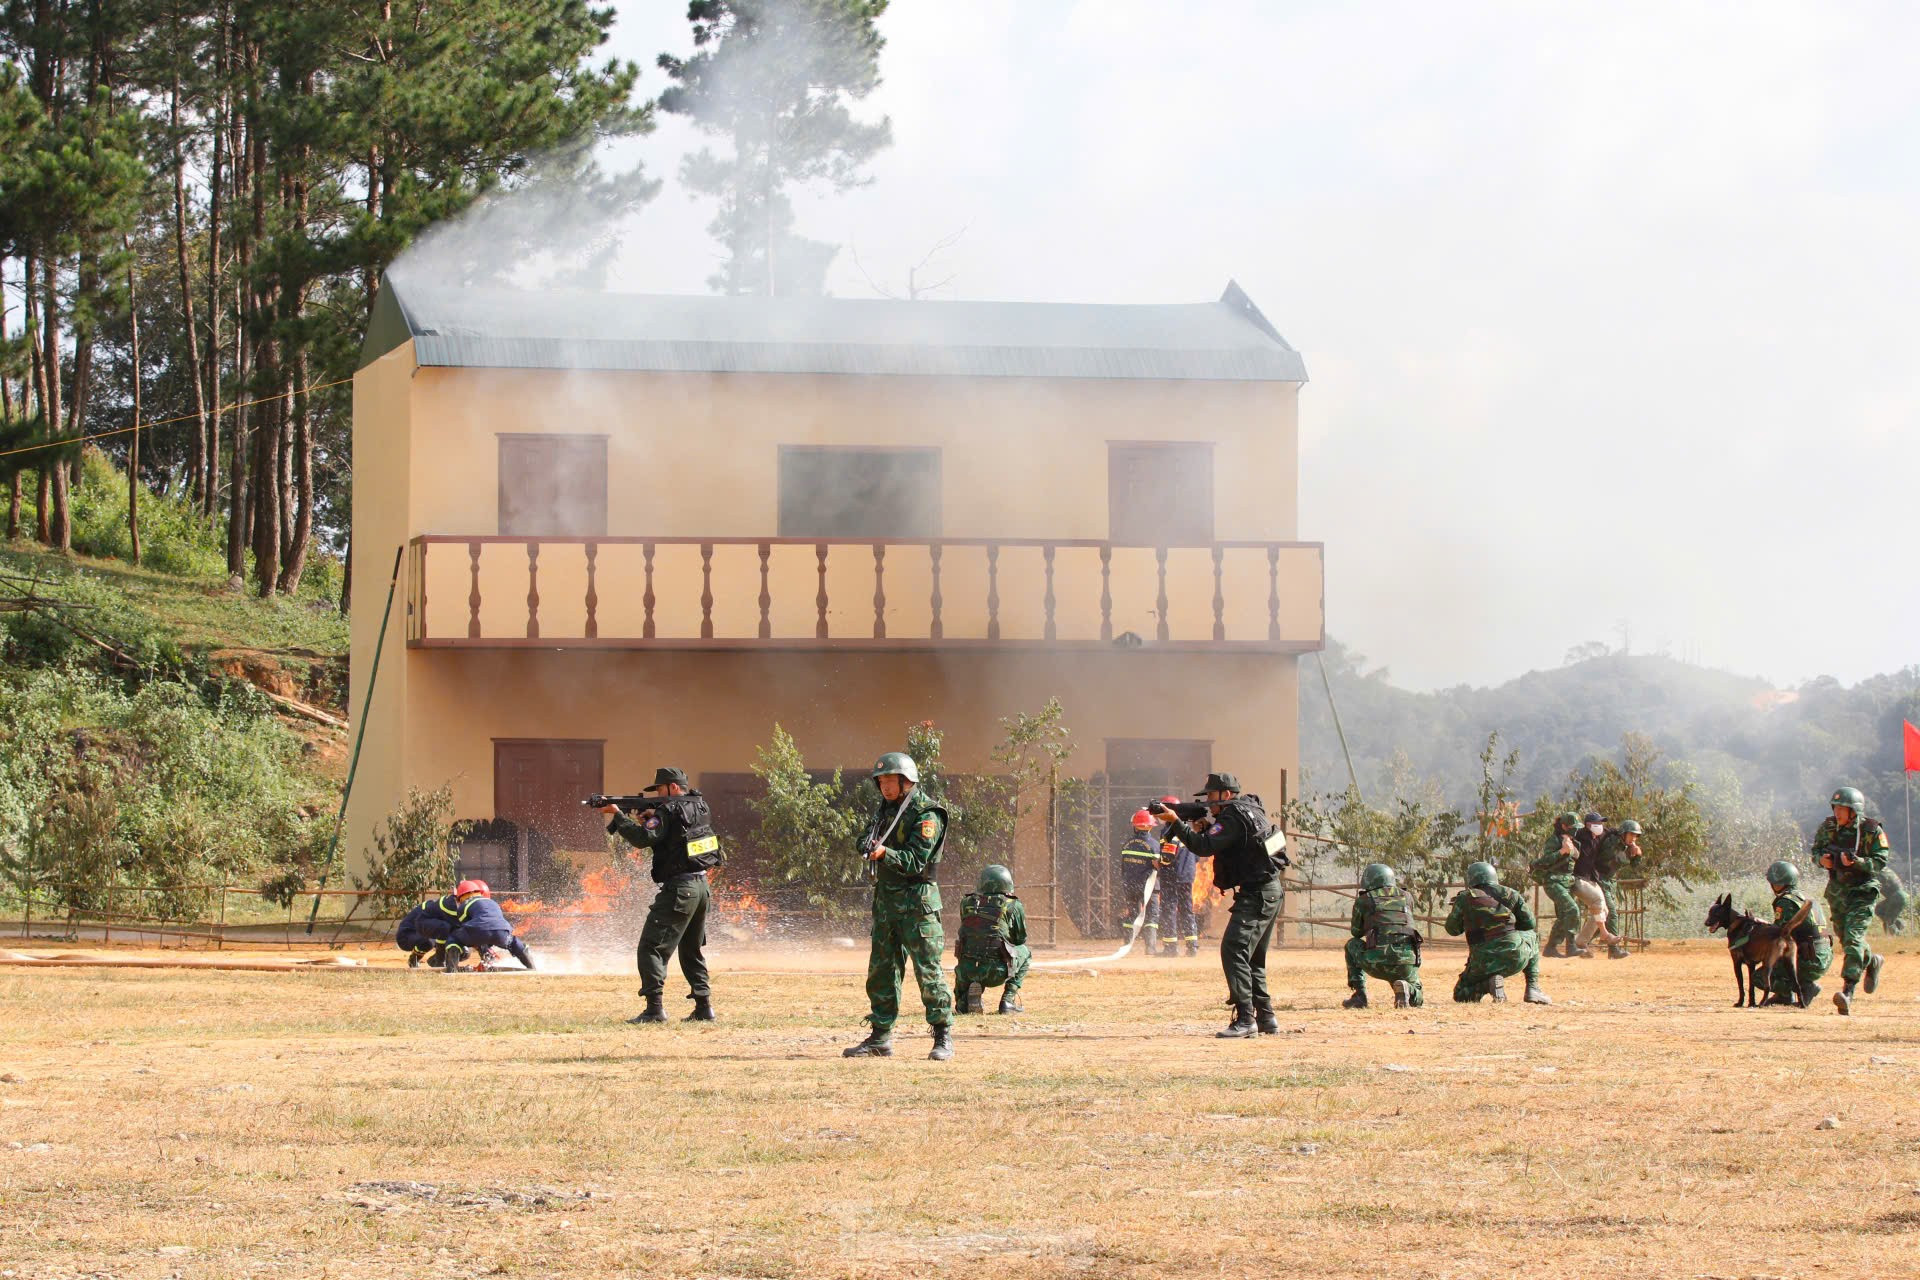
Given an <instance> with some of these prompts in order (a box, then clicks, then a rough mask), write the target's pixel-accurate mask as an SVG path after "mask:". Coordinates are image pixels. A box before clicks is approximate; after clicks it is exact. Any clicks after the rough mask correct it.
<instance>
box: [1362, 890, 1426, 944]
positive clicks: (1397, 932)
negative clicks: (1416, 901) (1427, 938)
mask: <svg viewBox="0 0 1920 1280" xmlns="http://www.w3.org/2000/svg"><path fill="white" fill-rule="evenodd" d="M1369 896H1370V897H1371V898H1372V899H1373V911H1372V915H1371V918H1370V919H1369V920H1368V923H1367V936H1366V937H1365V938H1363V939H1362V940H1361V941H1363V942H1364V943H1365V944H1366V945H1367V946H1369V947H1390V946H1393V945H1394V944H1396V943H1404V944H1410V945H1412V946H1414V947H1418V946H1419V945H1420V942H1421V938H1420V931H1419V930H1418V929H1416V928H1415V927H1414V924H1413V903H1412V902H1411V901H1410V900H1409V899H1408V898H1407V895H1406V894H1405V893H1402V892H1399V891H1398V890H1396V891H1395V892H1393V893H1388V894H1377V893H1376V894H1369Z"/></svg>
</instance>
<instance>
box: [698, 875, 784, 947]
mask: <svg viewBox="0 0 1920 1280" xmlns="http://www.w3.org/2000/svg"><path fill="white" fill-rule="evenodd" d="M707 879H708V880H710V881H712V882H713V909H714V911H715V912H716V913H717V914H718V915H719V916H720V917H721V918H722V919H725V920H728V921H730V922H732V923H733V924H736V925H738V926H739V927H741V928H743V929H745V930H747V932H749V933H751V934H753V936H754V937H756V938H758V937H763V936H765V934H766V932H767V928H768V925H769V924H771V923H772V920H773V912H772V911H771V910H769V909H768V907H767V904H766V903H764V902H762V901H760V899H759V898H757V897H755V896H754V894H753V892H752V891H751V890H749V889H735V888H733V887H732V886H731V885H728V884H726V883H724V882H723V881H722V880H721V877H720V873H719V872H717V871H714V872H709V873H708V875H707Z"/></svg>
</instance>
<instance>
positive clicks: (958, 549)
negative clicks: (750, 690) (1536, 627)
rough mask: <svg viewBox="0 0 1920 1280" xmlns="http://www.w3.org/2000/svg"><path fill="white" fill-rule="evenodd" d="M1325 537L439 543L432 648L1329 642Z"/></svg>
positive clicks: (1271, 645) (430, 575) (428, 542)
mask: <svg viewBox="0 0 1920 1280" xmlns="http://www.w3.org/2000/svg"><path fill="white" fill-rule="evenodd" d="M1323 577H1324V572H1323V551H1322V546H1321V544H1320V543H1317V542H1232V541H1229V542H1215V543H1213V544H1211V545H1209V546H1199V547H1172V548H1167V547H1139V546H1121V545H1116V544H1114V543H1110V542H1097V541H1089V540H1074V539H1061V540H1056V541H1041V540H1035V539H1021V538H932V539H870V538H839V539H835V538H826V539H820V538H719V537H715V538H649V537H562V536H542V537H529V536H520V535H483V536H461V535H447V534H427V535H422V536H420V537H416V538H414V539H413V541H412V543H411V544H410V555H409V572H408V574H407V590H408V602H407V617H406V626H407V631H406V634H407V643H408V645H409V646H410V647H413V648H420V649H485V648H495V649H778V648H786V649H842V648H845V649H893V650H914V649H967V648H983V647H984V648H1002V649H1018V648H1068V649H1070V648H1093V649H1097V648H1109V647H1113V646H1116V645H1117V646H1121V647H1133V646H1136V645H1139V646H1148V647H1152V648H1156V649H1162V650H1186V651H1207V652H1214V651H1239V652H1259V653H1307V652H1311V651H1313V650H1316V649H1319V648H1322V647H1323V646H1324V644H1325V637H1326V630H1325V611H1324V606H1323V598H1322V582H1323Z"/></svg>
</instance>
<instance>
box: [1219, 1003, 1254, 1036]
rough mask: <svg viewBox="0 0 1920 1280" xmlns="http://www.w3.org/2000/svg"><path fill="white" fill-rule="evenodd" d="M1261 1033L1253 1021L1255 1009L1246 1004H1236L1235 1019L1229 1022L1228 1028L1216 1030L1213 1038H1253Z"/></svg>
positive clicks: (1234, 1007) (1234, 1009)
mask: <svg viewBox="0 0 1920 1280" xmlns="http://www.w3.org/2000/svg"><path fill="white" fill-rule="evenodd" d="M1259 1034H1260V1028H1259V1027H1258V1026H1257V1025H1256V1024H1255V1023H1254V1021H1253V1010H1252V1009H1249V1008H1248V1007H1247V1006H1246V1005H1244V1004H1236V1005H1235V1006H1233V1021H1232V1022H1229V1023H1228V1024H1227V1028H1226V1030H1224V1031H1216V1032H1214V1033H1213V1038H1214V1039H1216V1040H1251V1039H1253V1037H1255V1036H1257V1035H1259Z"/></svg>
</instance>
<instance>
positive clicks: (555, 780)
mask: <svg viewBox="0 0 1920 1280" xmlns="http://www.w3.org/2000/svg"><path fill="white" fill-rule="evenodd" d="M604 748H605V744H604V743H603V742H599V741H582V740H578V739H566V738H495V739H494V740H493V812H494V816H495V817H499V818H505V819H507V820H508V821H510V822H512V823H514V824H515V825H517V826H519V827H520V828H521V829H522V830H523V831H538V832H540V833H541V834H542V835H544V836H546V837H547V839H549V840H551V841H552V842H553V844H554V846H555V847H557V848H561V849H579V850H590V851H593V852H600V851H602V850H604V849H605V848H606V829H607V820H606V819H605V818H603V817H601V816H600V814H599V813H597V812H595V811H594V810H592V809H589V808H587V807H586V806H585V805H583V804H581V803H580V802H581V801H582V800H584V799H586V797H588V796H589V795H592V794H593V793H594V792H596V791H599V790H600V789H601V788H602V786H603V785H604V783H603V782H602V777H603V776H604V775H603V772H602V763H603V761H602V757H603V754H604Z"/></svg>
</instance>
